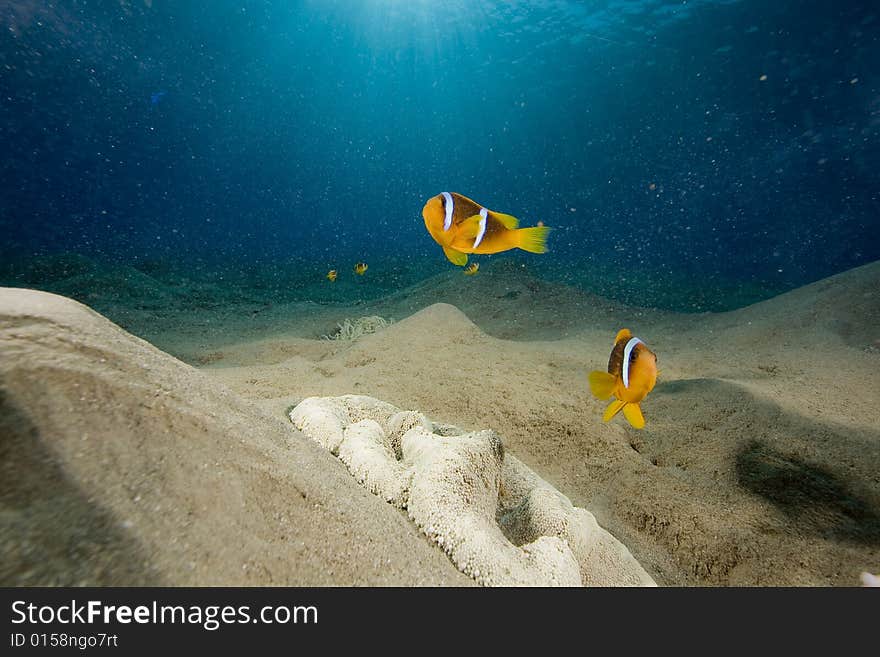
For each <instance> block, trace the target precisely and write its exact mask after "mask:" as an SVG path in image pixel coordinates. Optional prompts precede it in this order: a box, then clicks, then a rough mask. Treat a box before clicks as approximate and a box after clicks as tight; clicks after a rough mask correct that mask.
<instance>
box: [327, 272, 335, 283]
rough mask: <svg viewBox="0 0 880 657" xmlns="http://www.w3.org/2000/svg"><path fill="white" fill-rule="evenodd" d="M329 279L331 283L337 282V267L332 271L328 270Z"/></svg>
mask: <svg viewBox="0 0 880 657" xmlns="http://www.w3.org/2000/svg"><path fill="white" fill-rule="evenodd" d="M327 280H328V281H330V282H331V283H335V282H336V270H335V269H331V270H330V271H328V272H327Z"/></svg>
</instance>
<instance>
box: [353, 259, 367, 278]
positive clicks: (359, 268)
mask: <svg viewBox="0 0 880 657" xmlns="http://www.w3.org/2000/svg"><path fill="white" fill-rule="evenodd" d="M365 271H367V263H366V262H359V263H357V264H356V265H355V266H354V273H355V274H357V275H358V276H363V275H364V272H365Z"/></svg>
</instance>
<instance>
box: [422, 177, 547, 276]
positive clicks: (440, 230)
mask: <svg viewBox="0 0 880 657" xmlns="http://www.w3.org/2000/svg"><path fill="white" fill-rule="evenodd" d="M422 217H424V219H425V227H426V228H427V229H428V232H429V233H430V234H431V237H433V238H434V241H435V242H437V244H439V245H440V246H442V247H443V253H445V254H446V257H447V258H448V259H449V261H450V262H451V263H452V264H454V265H458V266H459V267H461V266H463V265H465V264H467V260H468V253H480V254H489V253H500V252H502V251H509V250H510V249H523V250H524V251H529V252H531V253H545V252H546V251H547V234H548V233H549V232H550V229H549V228H548V227H547V226H535V227H534V228H519V220H518V219H517V218H516V217H512V216H510V215H509V214H501V213H500V212H493V211H492V210H487V209H486V208H484V207H483V206H482V205H480V204H479V203H476V202H474V201H472V200H471V199H469V198H468V197H467V196H462V195H461V194H456V193H455V192H443V193H441V194H437V196H434V197H432V198H430V199H428V202H427V203H425V207H424V208H423V209H422Z"/></svg>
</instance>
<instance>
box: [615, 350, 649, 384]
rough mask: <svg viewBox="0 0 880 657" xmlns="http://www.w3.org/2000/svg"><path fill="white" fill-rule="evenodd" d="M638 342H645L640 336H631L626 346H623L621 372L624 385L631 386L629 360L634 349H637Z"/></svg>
mask: <svg viewBox="0 0 880 657" xmlns="http://www.w3.org/2000/svg"><path fill="white" fill-rule="evenodd" d="M637 344H644V342H642V341H641V340H639V339H638V338H630V339H629V342H627V343H626V347H624V348H623V366H622V367H621V368H620V369H621V374H623V387H624V388H629V361H630V357H631V356H632V352H633V349H635V347H636V345H637Z"/></svg>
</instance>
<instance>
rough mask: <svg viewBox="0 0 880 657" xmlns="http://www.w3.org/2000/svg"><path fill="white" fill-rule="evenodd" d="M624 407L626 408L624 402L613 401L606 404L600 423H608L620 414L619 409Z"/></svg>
mask: <svg viewBox="0 0 880 657" xmlns="http://www.w3.org/2000/svg"><path fill="white" fill-rule="evenodd" d="M624 406H626V402H625V401H621V400H619V399H615V400H614V401H613V402H611V403H610V404H608V408H606V409H605V414H604V415H603V416H602V421H603V422H609V421H610V420H611V418H613V417H614V416H615V415H617V414H618V413H620V409H621V408H623V407H624Z"/></svg>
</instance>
